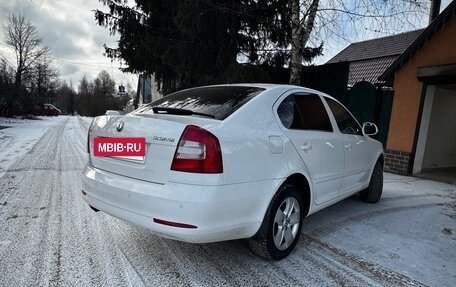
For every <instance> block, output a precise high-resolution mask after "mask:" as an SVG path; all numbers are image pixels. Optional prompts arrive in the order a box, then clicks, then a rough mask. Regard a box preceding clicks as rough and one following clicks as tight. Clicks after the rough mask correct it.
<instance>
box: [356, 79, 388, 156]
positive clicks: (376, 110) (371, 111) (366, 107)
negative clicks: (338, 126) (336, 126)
mask: <svg viewBox="0 0 456 287" xmlns="http://www.w3.org/2000/svg"><path fill="white" fill-rule="evenodd" d="M392 105H393V92H392V91H389V90H382V89H381V88H378V89H377V88H375V86H374V85H373V84H371V83H369V82H366V81H362V82H358V83H356V84H355V85H354V86H353V87H352V88H351V89H350V91H349V92H348V96H347V107H348V109H349V110H350V111H351V112H352V113H353V115H354V116H355V117H356V119H357V120H358V121H359V122H360V123H361V124H363V123H364V122H373V123H375V124H376V125H377V127H378V134H377V135H376V136H375V137H374V138H375V139H377V140H378V141H380V142H381V143H382V144H383V147H386V141H387V139H388V129H389V122H390V116H391V108H392Z"/></svg>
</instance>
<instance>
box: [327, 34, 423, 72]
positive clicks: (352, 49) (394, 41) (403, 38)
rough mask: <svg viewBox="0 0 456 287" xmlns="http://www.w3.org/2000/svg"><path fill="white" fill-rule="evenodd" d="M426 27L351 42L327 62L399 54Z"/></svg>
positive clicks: (351, 60)
mask: <svg viewBox="0 0 456 287" xmlns="http://www.w3.org/2000/svg"><path fill="white" fill-rule="evenodd" d="M423 30H424V29H420V30H415V31H409V32H404V33H400V34H396V35H392V36H387V37H381V38H377V39H371V40H367V41H362V42H357V43H353V44H350V45H349V46H348V47H346V48H345V49H344V50H342V51H341V52H340V53H339V54H337V55H336V56H334V57H333V58H332V59H330V60H329V61H328V62H327V64H330V63H337V62H344V61H347V62H353V61H359V60H366V59H373V58H381V57H387V56H394V55H399V54H401V53H402V52H404V51H405V50H406V49H407V47H408V46H409V45H410V44H411V43H412V42H413V41H415V39H416V38H417V37H418V36H419V35H420V34H421V32H423Z"/></svg>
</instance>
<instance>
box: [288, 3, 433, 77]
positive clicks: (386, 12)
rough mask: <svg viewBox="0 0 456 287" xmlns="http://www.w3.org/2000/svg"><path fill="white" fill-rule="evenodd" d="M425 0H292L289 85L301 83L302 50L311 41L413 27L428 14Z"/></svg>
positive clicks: (381, 32)
mask: <svg viewBox="0 0 456 287" xmlns="http://www.w3.org/2000/svg"><path fill="white" fill-rule="evenodd" d="M427 2H428V1H426V0H413V1H410V0H390V1H377V0H353V1H344V0H326V1H325V0H321V1H319V0H291V5H290V9H291V23H292V35H291V38H292V39H291V45H290V46H291V60H290V84H296V85H299V84H300V71H301V67H302V64H303V50H304V48H305V47H306V46H307V45H308V44H309V43H310V42H311V41H315V42H320V43H321V42H323V41H327V40H332V41H335V42H337V41H339V42H340V41H341V40H342V41H347V40H348V39H349V38H353V36H352V35H350V34H351V33H354V34H360V33H364V32H368V33H373V34H381V35H388V34H392V33H394V32H397V31H403V30H404V28H405V29H407V28H408V29H410V28H412V27H416V26H417V23H419V21H420V20H421V19H422V18H423V16H424V15H426V14H427V11H428V9H427V6H428V3H427ZM312 35H314V36H313V37H312ZM314 44H315V43H314ZM317 45H318V44H317Z"/></svg>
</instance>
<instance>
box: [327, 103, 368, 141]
mask: <svg viewBox="0 0 456 287" xmlns="http://www.w3.org/2000/svg"><path fill="white" fill-rule="evenodd" d="M325 100H326V102H327V103H328V105H329V108H330V109H331V111H332V113H333V115H334V118H335V119H336V122H337V126H338V127H339V130H340V132H341V133H343V134H353V135H363V132H362V131H361V127H360V126H359V124H358V123H357V122H356V120H355V118H354V117H353V116H352V115H351V114H350V113H349V112H348V111H347V110H346V109H345V108H344V107H343V106H342V105H341V104H339V103H338V102H336V101H334V100H333V99H330V98H325Z"/></svg>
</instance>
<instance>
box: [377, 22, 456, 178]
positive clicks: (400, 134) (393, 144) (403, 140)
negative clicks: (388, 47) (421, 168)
mask: <svg viewBox="0 0 456 287" xmlns="http://www.w3.org/2000/svg"><path fill="white" fill-rule="evenodd" d="M455 35H456V17H453V18H452V19H451V20H450V21H449V22H447V23H446V25H445V26H444V27H443V28H442V29H441V30H440V31H437V32H436V33H435V34H434V36H433V37H432V38H431V39H430V40H428V41H427V42H426V43H425V44H424V45H423V46H422V47H421V48H420V49H419V50H418V51H417V53H416V54H415V55H413V56H412V57H411V58H410V59H409V60H408V62H407V63H405V64H404V65H403V66H402V67H401V68H400V69H399V70H398V71H396V73H395V76H394V85H393V89H394V100H393V107H392V111H391V120H390V127H389V133H388V142H387V146H386V150H385V159H386V160H385V163H387V162H388V161H389V160H391V159H394V160H397V161H398V162H397V163H395V164H394V165H388V164H385V169H387V170H390V171H394V172H398V173H406V172H407V169H408V166H409V164H410V160H411V153H412V151H413V142H414V139H415V133H416V132H417V131H416V125H417V120H418V113H419V107H420V101H421V95H422V89H423V84H422V83H421V82H419V81H418V80H417V69H418V68H419V67H426V66H434V65H444V64H452V63H456V53H455V51H456V36H455ZM398 156H399V157H398Z"/></svg>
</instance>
